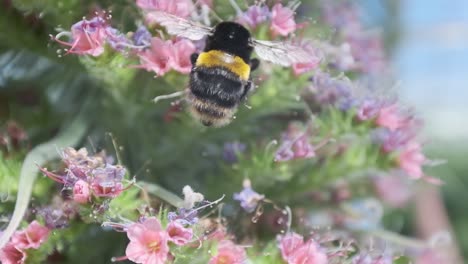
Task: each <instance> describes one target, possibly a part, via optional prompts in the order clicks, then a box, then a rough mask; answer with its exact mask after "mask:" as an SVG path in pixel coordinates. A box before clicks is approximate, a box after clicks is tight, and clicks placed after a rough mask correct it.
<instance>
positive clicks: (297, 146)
mask: <svg viewBox="0 0 468 264" xmlns="http://www.w3.org/2000/svg"><path fill="white" fill-rule="evenodd" d="M325 143H326V141H324V142H322V143H320V146H316V147H314V146H313V145H312V144H310V141H309V135H308V133H307V132H301V131H300V130H299V128H297V127H295V126H293V125H291V126H289V128H288V130H287V131H286V133H285V134H284V135H283V143H282V144H281V145H280V147H279V148H278V150H277V151H276V154H275V161H289V160H292V159H308V158H313V157H315V155H316V153H315V150H316V149H318V148H320V147H322V146H323V145H324V144H325Z"/></svg>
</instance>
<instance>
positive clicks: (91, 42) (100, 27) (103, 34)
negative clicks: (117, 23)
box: [54, 17, 107, 56]
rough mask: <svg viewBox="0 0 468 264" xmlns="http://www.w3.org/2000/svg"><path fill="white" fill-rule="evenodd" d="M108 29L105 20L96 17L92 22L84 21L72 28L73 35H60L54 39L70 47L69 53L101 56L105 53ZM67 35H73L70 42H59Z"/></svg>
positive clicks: (63, 33)
mask: <svg viewBox="0 0 468 264" xmlns="http://www.w3.org/2000/svg"><path fill="white" fill-rule="evenodd" d="M106 29H107V25H106V23H105V21H104V19H102V18H100V17H94V18H93V19H91V20H86V19H83V20H81V21H80V22H78V23H76V24H74V25H73V26H72V28H71V33H70V32H62V33H59V34H58V35H57V36H56V37H55V38H54V39H55V40H56V41H57V42H59V43H60V44H62V45H66V46H69V47H70V48H69V49H68V52H67V53H75V54H88V55H91V56H99V55H101V54H102V53H103V52H104V44H105V41H106V38H107V30H106ZM65 34H70V35H71V41H70V42H65V41H62V40H59V38H60V37H61V36H62V35H65Z"/></svg>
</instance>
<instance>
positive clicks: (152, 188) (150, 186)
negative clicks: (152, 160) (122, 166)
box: [137, 181, 184, 207]
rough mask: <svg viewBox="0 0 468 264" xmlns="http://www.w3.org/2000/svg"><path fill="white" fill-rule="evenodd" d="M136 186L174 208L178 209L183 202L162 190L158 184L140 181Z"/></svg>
mask: <svg viewBox="0 0 468 264" xmlns="http://www.w3.org/2000/svg"><path fill="white" fill-rule="evenodd" d="M137 185H138V186H140V187H141V188H142V189H144V190H146V191H147V192H149V193H151V194H153V195H155V196H157V197H159V198H161V199H162V200H164V201H166V202H167V203H169V204H170V205H172V206H174V207H180V206H182V203H183V202H184V201H183V200H182V199H181V198H180V197H179V196H177V195H175V194H174V193H172V192H170V191H168V190H166V189H164V188H163V187H161V186H159V185H158V184H155V183H149V182H144V181H140V182H138V183H137Z"/></svg>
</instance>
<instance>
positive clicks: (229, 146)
mask: <svg viewBox="0 0 468 264" xmlns="http://www.w3.org/2000/svg"><path fill="white" fill-rule="evenodd" d="M245 149H246V145H245V144H242V143H240V142H238V141H233V142H226V143H224V149H223V160H224V161H226V162H227V163H236V162H238V156H239V154H241V153H243V152H244V151H245Z"/></svg>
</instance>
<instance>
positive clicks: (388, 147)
mask: <svg viewBox="0 0 468 264" xmlns="http://www.w3.org/2000/svg"><path fill="white" fill-rule="evenodd" d="M413 136H414V135H413V134H409V133H406V131H403V130H395V131H391V130H389V129H386V128H380V129H376V130H374V131H373V132H372V139H373V140H374V142H375V143H377V144H380V145H381V146H382V150H383V151H385V152H392V151H396V150H399V149H401V148H402V147H404V146H405V145H406V144H407V143H408V142H409V141H410V140H411V139H412V138H413Z"/></svg>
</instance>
